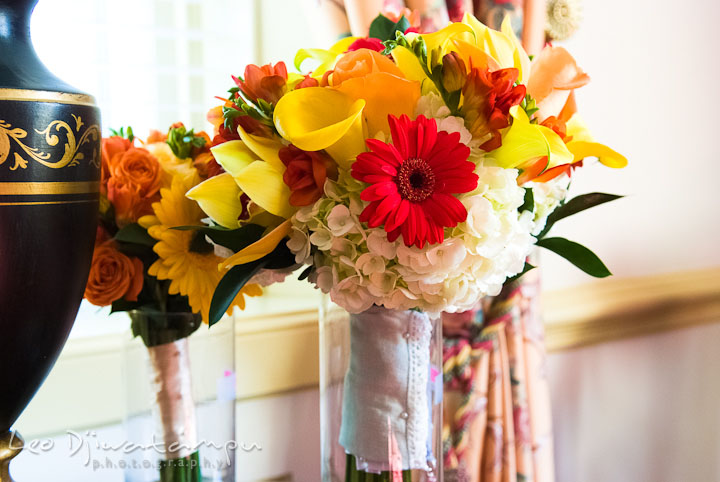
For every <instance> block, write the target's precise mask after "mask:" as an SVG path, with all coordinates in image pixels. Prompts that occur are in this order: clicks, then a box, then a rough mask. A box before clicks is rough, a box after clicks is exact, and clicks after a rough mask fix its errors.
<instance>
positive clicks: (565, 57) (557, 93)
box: [527, 47, 590, 121]
mask: <svg viewBox="0 0 720 482" xmlns="http://www.w3.org/2000/svg"><path fill="white" fill-rule="evenodd" d="M588 82H590V77H589V76H588V74H586V73H585V72H583V71H582V69H580V67H578V65H577V63H576V62H575V59H574V58H573V57H572V55H570V53H569V52H568V51H567V50H565V49H564V48H562V47H546V48H544V49H543V50H542V51H541V52H540V54H538V56H537V57H536V58H535V59H534V60H533V63H532V71H531V75H530V79H529V80H528V83H527V90H528V94H530V95H531V96H532V97H533V98H534V99H535V102H536V104H537V107H538V109H540V110H539V111H538V113H537V117H538V119H539V120H541V121H542V120H545V119H546V118H548V117H550V116H552V115H554V116H559V115H560V112H561V110H562V109H563V106H565V105H566V104H567V103H568V101H569V97H570V94H571V93H572V92H573V90H574V89H577V88H579V87H582V86H583V85H585V84H587V83H588Z"/></svg>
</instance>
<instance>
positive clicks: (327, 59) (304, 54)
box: [294, 37, 359, 78]
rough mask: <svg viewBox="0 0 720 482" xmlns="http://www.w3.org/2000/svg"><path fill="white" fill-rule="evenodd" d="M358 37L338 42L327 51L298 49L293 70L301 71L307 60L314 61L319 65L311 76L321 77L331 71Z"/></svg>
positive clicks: (346, 38)
mask: <svg viewBox="0 0 720 482" xmlns="http://www.w3.org/2000/svg"><path fill="white" fill-rule="evenodd" d="M358 38H359V37H345V38H343V39H340V40H338V41H337V42H336V43H335V45H333V46H332V47H330V49H329V50H323V49H300V50H298V51H297V54H295V60H294V64H295V68H296V69H297V70H298V71H302V65H303V63H304V62H305V61H306V60H308V59H312V60H316V61H317V62H319V65H318V66H317V67H315V69H313V71H312V76H313V77H315V78H320V77H322V76H323V75H324V74H325V72H327V71H328V70H331V69H332V68H333V67H334V66H335V62H337V60H338V58H339V57H340V56H341V55H342V54H343V53H344V52H346V51H347V49H348V48H349V47H350V45H352V43H353V42H355V41H356V40H357V39H358Z"/></svg>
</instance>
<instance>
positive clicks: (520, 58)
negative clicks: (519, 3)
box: [500, 15, 530, 83]
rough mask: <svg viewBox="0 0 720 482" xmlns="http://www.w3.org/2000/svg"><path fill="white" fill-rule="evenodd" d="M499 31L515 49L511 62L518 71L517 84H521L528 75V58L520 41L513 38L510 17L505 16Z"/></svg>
mask: <svg viewBox="0 0 720 482" xmlns="http://www.w3.org/2000/svg"><path fill="white" fill-rule="evenodd" d="M500 31H501V32H502V33H503V34H505V36H506V37H508V38H509V39H510V41H511V42H512V43H513V45H514V47H515V51H514V52H513V61H514V63H515V68H516V69H518V70H519V71H520V75H519V76H518V83H522V82H523V81H524V80H526V78H527V77H528V75H529V74H530V57H528V54H527V52H525V49H524V48H523V47H522V44H521V43H520V40H518V38H517V37H516V36H515V31H514V30H513V28H512V24H511V22H510V15H505V18H504V19H503V22H502V25H501V26H500Z"/></svg>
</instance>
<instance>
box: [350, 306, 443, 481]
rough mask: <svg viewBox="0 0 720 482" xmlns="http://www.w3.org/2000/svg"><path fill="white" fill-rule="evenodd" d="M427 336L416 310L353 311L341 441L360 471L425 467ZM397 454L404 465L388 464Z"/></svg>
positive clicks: (423, 317)
mask: <svg viewBox="0 0 720 482" xmlns="http://www.w3.org/2000/svg"><path fill="white" fill-rule="evenodd" d="M431 334H432V323H431V322H430V319H429V318H428V316H427V315H426V314H424V313H419V312H416V311H394V310H388V309H385V308H381V307H376V306H375V307H372V308H370V309H369V310H367V311H365V312H363V313H360V314H354V315H351V318H350V366H349V369H348V372H347V375H346V376H345V385H344V393H343V413H342V426H341V428H340V444H341V445H342V446H343V447H344V448H345V450H346V451H347V452H348V453H350V454H353V455H355V457H356V458H357V464H358V468H359V469H361V470H365V471H367V472H380V471H386V470H393V469H395V470H397V469H398V468H401V469H402V470H407V469H426V468H427V466H428V437H429V435H430V433H429V432H430V415H429V400H428V376H429V367H430V339H431ZM393 438H394V439H395V441H393V440H392V439H393ZM395 442H396V444H397V445H395ZM395 451H397V453H392V452H395ZM398 458H400V459H401V461H402V467H397V466H394V467H390V465H391V462H390V461H391V460H397V459H398ZM392 465H394V462H393V463H392Z"/></svg>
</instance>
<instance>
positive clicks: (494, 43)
mask: <svg viewBox="0 0 720 482" xmlns="http://www.w3.org/2000/svg"><path fill="white" fill-rule="evenodd" d="M462 23H463V24H465V25H468V26H469V27H470V28H471V29H472V31H473V32H474V34H475V44H476V45H477V46H478V47H479V48H480V49H481V50H484V51H485V52H487V53H488V54H490V56H491V57H492V58H494V59H495V60H496V61H497V62H498V64H500V67H501V68H508V67H515V68H517V69H522V68H523V66H522V63H521V62H519V57H518V64H517V65H516V62H515V55H516V50H517V48H516V44H514V43H513V41H512V39H511V38H509V37H508V36H507V35H505V34H504V33H502V32H498V31H497V30H493V29H491V28H489V27H487V26H485V25H484V24H483V23H481V22H480V21H479V20H478V19H477V18H475V17H473V16H472V15H470V14H468V13H466V14H465V17H463V21H462ZM463 40H466V41H470V40H468V39H463ZM471 43H472V42H471ZM518 45H519V44H518ZM526 55H527V54H526Z"/></svg>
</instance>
